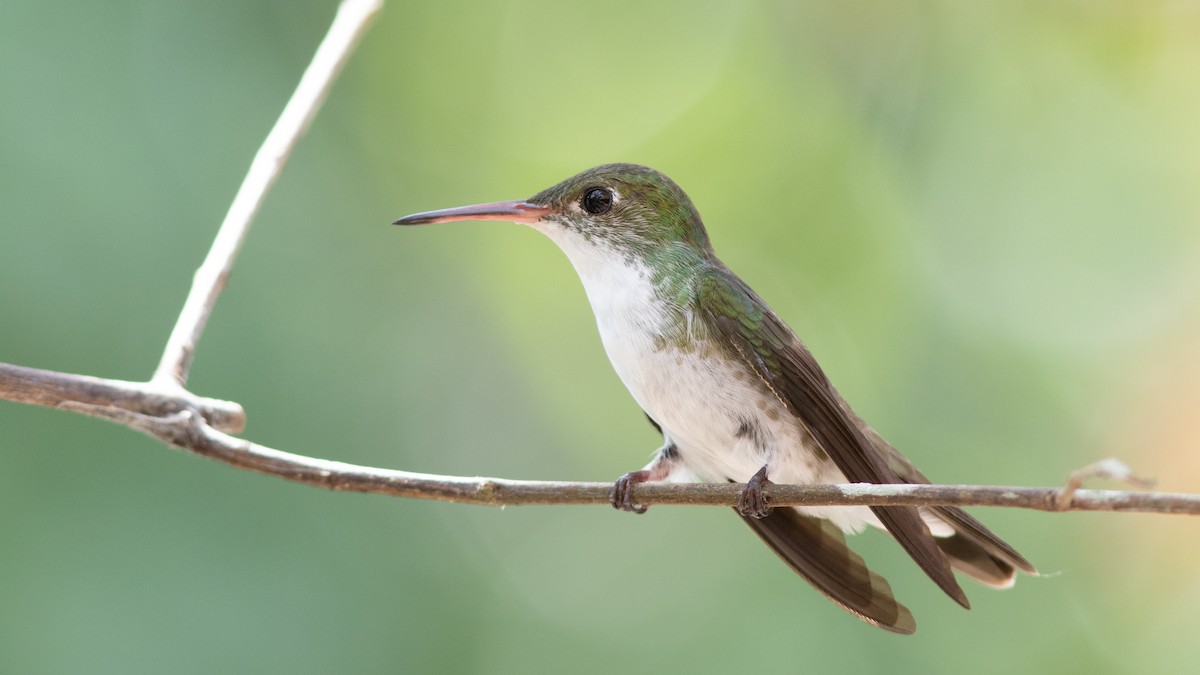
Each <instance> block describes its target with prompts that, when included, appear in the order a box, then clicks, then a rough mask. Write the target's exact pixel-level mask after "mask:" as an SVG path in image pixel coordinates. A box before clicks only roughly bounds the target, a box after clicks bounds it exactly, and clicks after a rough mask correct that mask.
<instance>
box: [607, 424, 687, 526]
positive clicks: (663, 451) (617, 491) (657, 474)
mask: <svg viewBox="0 0 1200 675" xmlns="http://www.w3.org/2000/svg"><path fill="white" fill-rule="evenodd" d="M678 456H679V453H678V451H676V449H675V444H674V443H672V442H671V441H669V440H668V441H667V442H666V443H664V444H663V446H662V447H661V448H659V449H658V452H656V453H655V454H654V459H652V460H651V461H650V463H649V464H647V465H646V466H645V468H643V469H641V470H640V471H630V472H629V473H627V474H625V475H624V476H621V477H620V478H618V479H617V482H616V483H614V484H613V489H612V492H611V493H609V500H610V501H611V502H612V505H613V508H614V509H619V510H621V511H632V512H633V513H645V512H646V509H648V508H650V507H648V506H642V505H641V504H637V503H634V501H633V486H634V485H637V484H638V483H645V482H647V481H659V480H665V479H666V478H667V476H669V475H670V474H671V466H672V464H673V463H674V462H675V458H676V457H678Z"/></svg>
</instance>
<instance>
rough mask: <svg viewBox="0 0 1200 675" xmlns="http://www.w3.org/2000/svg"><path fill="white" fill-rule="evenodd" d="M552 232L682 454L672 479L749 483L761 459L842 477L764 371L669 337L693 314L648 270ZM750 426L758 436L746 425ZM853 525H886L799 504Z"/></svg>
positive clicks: (623, 373) (777, 468)
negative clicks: (764, 384) (667, 295)
mask: <svg viewBox="0 0 1200 675" xmlns="http://www.w3.org/2000/svg"><path fill="white" fill-rule="evenodd" d="M548 234H552V235H554V236H552V238H554V239H555V241H556V243H558V244H559V247H560V248H562V249H563V251H564V252H565V253H566V254H567V257H568V258H570V259H571V262H572V263H573V264H574V266H575V269H576V271H577V272H579V276H580V278H581V279H582V280H583V285H584V289H585V290H586V291H587V294H588V299H589V300H590V301H591V304H592V310H593V311H594V312H595V315H596V323H597V326H598V327H599V329H600V338H601V340H602V342H603V343H604V349H605V351H606V352H607V353H608V358H609V360H610V361H611V362H612V364H613V368H614V369H615V370H616V371H617V375H618V376H619V377H620V378H621V381H622V382H624V384H625V386H626V388H628V389H629V392H630V393H631V394H632V395H633V398H634V399H635V400H636V401H637V402H638V405H640V406H641V407H642V409H643V410H645V411H646V412H647V413H648V414H649V415H650V416H651V417H652V418H654V420H655V421H656V422H657V423H658V424H659V425H660V426H661V427H662V429H663V434H664V436H665V437H666V438H667V440H668V441H672V442H674V444H675V446H676V449H677V451H678V461H677V465H682V467H683V468H684V469H686V471H672V473H671V475H670V476H668V478H667V480H671V481H679V482H686V481H692V480H695V479H697V478H699V479H700V480H704V481H710V482H724V481H726V480H734V481H737V482H745V481H746V480H748V479H749V478H750V477H751V476H753V475H754V474H755V473H756V472H757V471H758V470H759V469H761V468H762V467H763V466H764V465H765V466H767V467H768V476H769V478H770V479H771V480H772V481H775V482H777V483H796V484H818V483H844V482H846V478H845V476H844V475H843V474H842V472H841V471H839V470H838V468H837V467H836V466H835V465H834V464H833V462H832V461H830V460H829V458H828V457H827V456H826V455H825V454H824V453H823V452H820V451H819V450H816V451H814V449H813V448H814V447H815V442H814V441H813V440H812V438H811V437H810V436H809V435H808V433H807V432H806V431H805V430H804V428H803V427H802V425H801V424H800V422H799V421H798V420H797V419H796V418H795V416H793V415H792V414H791V413H790V412H788V410H787V409H786V408H785V407H784V406H783V404H782V403H780V402H779V400H778V399H776V398H775V397H773V396H770V395H764V393H763V392H762V391H761V390H760V388H759V383H758V380H757V377H758V376H757V375H756V374H754V373H753V372H751V371H750V369H749V367H748V366H746V365H745V364H743V363H741V362H738V361H733V360H730V359H729V358H728V357H726V356H724V355H723V354H721V353H719V351H718V350H715V349H709V350H704V349H697V348H689V347H688V346H686V345H685V346H677V345H675V344H672V341H671V340H664V339H663V338H662V336H663V335H664V334H665V333H670V332H672V330H676V331H677V330H678V327H679V326H680V324H681V323H682V324H684V325H685V326H687V332H688V333H689V334H691V333H692V330H691V329H692V326H691V321H692V317H690V316H689V315H688V314H687V313H686V312H681V310H680V309H679V308H677V307H672V306H671V305H670V304H669V303H668V302H667V301H666V300H665V299H663V298H661V297H660V296H659V295H658V294H656V292H655V289H654V286H653V284H652V282H651V275H650V272H649V270H648V269H646V268H645V267H644V266H641V265H639V264H638V263H636V262H631V261H630V260H629V259H628V258H625V257H624V256H621V255H620V254H619V253H616V252H614V251H612V250H611V249H610V250H605V249H604V248H603V247H602V246H597V245H595V242H591V243H582V242H580V241H579V240H578V239H576V238H575V237H574V236H571V235H569V234H567V233H563V232H561V231H557V232H552V233H551V232H548ZM746 427H749V428H750V429H751V430H752V433H747V432H746ZM800 510H802V511H804V512H806V513H809V514H810V515H814V516H819V517H823V518H828V519H829V520H831V521H833V523H834V524H835V525H837V526H838V527H840V528H841V529H843V530H846V531H858V530H861V529H862V527H863V525H866V524H871V525H877V526H878V525H879V521H878V520H877V519H876V518H875V516H874V514H873V513H872V512H871V511H870V509H869V508H867V507H800Z"/></svg>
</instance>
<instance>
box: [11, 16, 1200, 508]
mask: <svg viewBox="0 0 1200 675" xmlns="http://www.w3.org/2000/svg"><path fill="white" fill-rule="evenodd" d="M381 5H382V1H381V0H344V2H343V3H342V5H341V7H340V8H339V10H338V14H337V17H336V18H335V19H334V22H333V25H332V26H331V27H330V30H329V33H328V34H327V35H326V37H325V39H324V41H322V43H321V46H320V47H319V48H318V50H317V53H316V55H315V56H314V58H313V62H312V64H311V65H310V66H309V68H308V70H306V71H305V73H304V76H303V78H302V79H301V82H300V85H299V87H298V88H297V90H296V93H295V94H294V95H293V96H292V99H291V100H290V101H289V102H288V104H287V107H286V108H285V109H284V112H283V114H282V115H281V117H280V118H279V120H278V122H277V123H276V125H275V127H274V129H272V131H271V133H270V135H268V137H267V139H266V142H265V143H264V144H263V146H262V148H261V149H260V150H259V152H258V154H257V155H256V156H255V158H254V161H253V163H252V164H251V167H250V171H249V173H248V174H247V176H246V179H245V181H244V182H243V184H242V186H241V188H240V189H239V190H238V193H237V196H236V198H235V199H234V201H233V204H232V206H231V207H230V209H229V213H228V215H227V216H226V218H225V221H224V223H223V224H222V225H221V228H220V230H219V231H218V234H217V237H216V240H215V241H214V242H213V246H212V249H211V250H210V251H209V254H208V256H207V258H206V259H205V261H204V263H203V265H201V267H200V269H199V270H198V271H197V272H196V276H195V279H194V282H193V285H192V289H191V291H190V292H189V294H188V298H187V301H186V303H185V304H184V308H183V311H182V312H181V313H180V316H179V320H178V322H177V323H176V325H175V329H174V330H173V331H172V333H171V337H170V339H169V340H168V343H167V347H166V350H165V351H164V353H163V356H162V360H161V362H160V363H159V366H158V368H157V369H156V371H155V373H154V377H153V378H152V379H151V380H150V381H149V382H127V381H123V380H107V379H101V378H95V377H89V376H86V375H73V374H68V373H57V372H52V371H46V370H36V369H32V368H25V367H21V366H14V365H8V364H0V399H7V400H11V401H18V402H22V403H31V404H35V405H43V406H50V407H56V408H59V409H63V410H69V411H72V412H76V413H80V414H85V415H90V416H94V417H100V418H104V419H107V420H110V421H113V422H117V423H119V424H123V425H125V426H127V427H130V428H132V429H137V430H139V431H142V432H144V433H147V434H149V435H150V436H152V437H154V438H157V439H159V440H161V441H163V442H164V443H167V444H170V445H173V446H175V447H177V448H182V449H184V450H188V451H190V452H194V453H196V454H198V455H202V456H204V457H210V458H212V459H215V460H217V461H220V462H224V463H226V464H229V465H230V466H235V467H238V468H242V469H250V470H253V471H258V472H260V473H264V474H269V475H273V476H278V477H280V478H284V479H287V480H291V481H296V482H299V483H305V484H308V485H314V486H317V487H323V488H327V489H330V490H347V491H354V492H372V493H379V494H387V495H393V496H397V497H408V498H415V499H435V500H441V501H452V502H465V503H472V504H487V505H518V504H607V503H609V494H610V491H611V489H612V484H611V483H569V482H551V481H521V480H505V479H501V478H478V477H459V476H438V475H432V474H423V473H412V472H408V471H394V470H388V469H377V468H372V467H365V466H357V465H353V464H345V463H342V462H334V461H329V460H323V459H316V458H313V457H305V456H302V455H294V454H290V453H287V452H282V451H280V450H274V449H271V448H267V447H264V446H261V445H257V444H255V443H251V442H250V441H247V440H243V439H240V438H236V437H234V436H232V435H230V434H236V433H240V432H241V431H242V429H243V428H244V427H245V414H244V413H243V411H242V408H241V406H240V405H238V404H237V403H232V402H229V401H220V400H217V399H209V398H202V397H199V396H196V395H194V394H192V393H191V392H189V391H187V390H186V389H184V384H185V383H186V381H187V375H188V371H189V369H190V367H191V363H192V357H193V355H194V353H195V349H196V343H197V341H198V340H199V338H200V334H201V332H202V331H203V329H204V325H205V323H206V322H207V320H208V317H209V314H210V313H211V312H212V308H213V305H214V304H215V302H216V299H217V296H218V295H219V294H220V292H221V290H222V289H223V287H224V285H225V280H226V279H227V277H228V275H229V271H230V269H231V268H232V266H233V262H234V259H235V258H236V256H237V253H238V250H239V249H240V247H241V244H242V242H243V241H244V240H245V237H246V232H247V229H248V227H249V225H250V222H251V220H252V219H253V217H254V214H255V213H256V212H257V210H258V207H259V205H260V204H262V201H263V198H264V196H265V195H266V192H267V190H268V189H269V188H270V186H271V185H272V183H274V181H275V178H276V177H277V176H278V175H279V171H280V169H281V168H282V167H283V164H284V162H285V161H286V159H287V157H288V155H289V154H290V153H291V150H292V148H293V147H294V146H295V143H296V141H297V140H298V139H299V137H300V136H301V135H302V134H303V132H304V130H305V129H306V128H307V126H308V124H309V122H310V121H311V120H312V119H313V116H314V115H315V114H316V111H317V108H318V107H319V106H320V103H321V101H322V100H323V99H324V97H325V95H326V94H327V92H328V91H329V88H330V86H331V85H332V83H333V81H334V79H335V78H336V76H337V74H338V72H339V71H340V70H341V67H342V66H343V65H344V64H345V63H346V60H347V58H349V55H350V53H351V51H352V50H353V48H354V46H355V45H356V44H357V42H358V39H359V38H360V37H361V36H362V34H363V31H364V30H365V29H366V27H367V25H368V23H369V22H370V19H371V18H372V17H373V16H374V15H375V13H376V12H377V11H378V10H379V8H380V6H381ZM1096 469H1097V470H1096V471H1092V472H1088V471H1083V470H1081V471H1083V472H1077V473H1076V474H1073V475H1072V479H1071V481H1070V482H1069V484H1068V485H1067V486H1066V487H1064V488H1026V487H991V486H972V485H863V484H855V485H807V486H804V485H778V484H772V485H770V486H769V487H768V488H767V495H768V499H769V500H770V502H771V503H772V504H773V505H775V506H789V505H810V506H819V505H855V504H862V505H871V506H884V505H918V506H920V505H928V506H933V505H957V506H1005V507H1017V508H1029V509H1040V510H1044V511H1065V510H1076V511H1145V512H1154V513H1184V514H1192V515H1198V514H1200V495H1190V494H1168V493H1152V492H1119V491H1107V490H1083V489H1079V485H1080V483H1081V481H1082V480H1083V478H1085V477H1087V476H1088V475H1091V474H1092V473H1097V472H1098V473H1105V472H1107V473H1108V474H1109V475H1110V476H1115V477H1118V478H1120V477H1121V475H1122V474H1123V473H1124V474H1127V473H1128V471H1127V470H1124V471H1122V470H1120V467H1119V466H1118V465H1115V464H1112V463H1105V464H1101V465H1098V466H1097V467H1096ZM741 487H742V486H741V485H736V484H719V485H718V484H663V483H657V484H655V483H645V484H641V485H637V486H636V487H635V488H634V489H635V492H636V501H637V503H639V504H644V505H652V504H707V505H720V506H733V505H734V504H735V502H736V500H737V494H738V492H739V490H740V489H741Z"/></svg>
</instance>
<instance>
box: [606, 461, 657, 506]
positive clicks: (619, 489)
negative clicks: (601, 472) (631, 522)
mask: <svg viewBox="0 0 1200 675" xmlns="http://www.w3.org/2000/svg"><path fill="white" fill-rule="evenodd" d="M649 478H650V472H648V471H630V472H629V473H627V474H625V475H624V476H621V477H620V478H618V479H617V482H616V483H613V489H612V492H610V493H609V495H608V499H609V501H611V502H612V506H613V508H614V509H618V510H620V511H629V512H632V513H645V512H646V509H648V508H650V507H648V506H642V505H641V504H635V503H633V486H634V485H637V484H638V483H645V482H646V481H647V480H649Z"/></svg>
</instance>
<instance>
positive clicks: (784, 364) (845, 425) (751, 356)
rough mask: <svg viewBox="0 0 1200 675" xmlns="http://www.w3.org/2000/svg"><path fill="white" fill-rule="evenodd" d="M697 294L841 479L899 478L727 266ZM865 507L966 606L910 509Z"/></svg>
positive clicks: (707, 316) (723, 340) (787, 333)
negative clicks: (844, 477)
mask: <svg viewBox="0 0 1200 675" xmlns="http://www.w3.org/2000/svg"><path fill="white" fill-rule="evenodd" d="M697 300H698V303H699V306H700V307H701V313H702V319H703V320H704V321H705V322H706V324H707V326H708V328H709V329H710V331H711V333H712V335H713V337H715V338H716V339H717V340H718V342H719V343H720V344H722V345H723V346H724V347H725V348H726V349H727V351H728V352H729V354H730V355H731V356H735V357H738V358H741V359H742V360H743V361H745V362H746V364H747V365H748V366H750V368H751V369H753V370H754V372H756V373H757V374H758V375H759V377H760V378H761V379H762V382H763V384H764V385H765V386H766V387H767V389H769V390H770V391H771V392H772V393H773V394H774V395H775V396H776V398H778V399H779V400H780V401H781V402H782V403H783V404H784V405H785V406H786V407H787V409H788V410H789V411H791V413H792V414H793V415H795V416H796V417H797V418H798V419H799V420H800V421H801V422H802V423H803V424H804V426H805V427H806V428H807V429H808V431H809V432H810V433H811V434H812V436H813V438H814V439H816V441H817V442H818V443H820V444H821V447H822V448H824V449H825V451H826V452H827V453H828V454H829V457H830V458H831V459H832V460H833V462H834V464H836V465H837V467H838V468H839V469H840V470H841V471H842V473H843V474H845V475H846V478H847V480H849V481H851V482H854V483H898V482H901V480H900V478H899V476H897V475H896V473H895V471H893V470H892V469H891V467H889V466H888V464H887V462H886V461H885V460H884V458H883V457H882V456H880V454H879V453H878V452H877V451H875V449H874V447H873V446H872V444H871V443H870V441H868V440H867V438H866V436H865V435H864V434H863V432H862V430H861V429H860V428H859V427H858V425H857V424H856V423H855V420H853V419H852V418H851V417H850V416H849V415H847V414H846V412H845V411H844V410H843V406H842V403H841V397H840V396H839V395H838V393H837V391H836V390H834V388H833V385H832V384H831V383H830V382H829V379H828V378H827V377H826V376H825V373H824V371H822V370H821V367H820V365H818V364H817V362H816V359H814V358H813V356H812V354H811V353H809V351H808V349H807V348H806V347H805V346H804V345H803V344H802V343H801V342H800V340H799V339H798V338H797V337H796V336H795V334H794V333H792V331H791V329H790V328H788V327H787V325H786V324H784V323H783V321H782V320H780V319H779V317H777V316H775V314H774V312H772V311H771V310H770V308H768V307H767V305H766V303H764V302H763V301H762V300H761V299H760V298H759V297H758V296H757V295H756V294H755V293H754V291H752V290H751V289H750V288H749V287H748V286H746V284H745V283H743V282H742V281H741V280H740V279H738V278H737V277H736V276H734V274H733V273H732V272H730V271H729V270H727V269H724V268H721V267H713V268H712V269H711V270H710V271H709V273H708V274H706V275H705V276H704V278H703V279H702V281H701V284H700V286H699V288H698V289H697ZM871 510H872V511H874V512H875V515H876V516H877V517H878V518H879V520H880V522H882V523H883V525H884V527H886V528H887V530H888V532H890V533H891V534H892V536H893V537H895V538H896V541H897V542H899V543H900V545H901V546H902V547H904V550H905V551H907V552H908V554H909V555H910V556H912V559H913V560H914V561H916V563H917V565H919V566H920V567H921V569H922V570H924V571H925V573H926V574H928V575H929V578H931V579H933V581H934V583H936V584H937V585H938V586H939V587H940V588H941V589H942V590H943V591H945V592H946V594H947V595H949V596H950V597H951V598H953V599H954V600H955V601H956V602H958V603H959V604H960V605H962V606H963V607H970V603H969V602H968V601H967V596H966V594H965V593H963V590H962V588H961V587H960V586H959V585H958V581H957V580H955V578H954V572H953V571H951V569H950V563H949V561H948V560H947V558H946V556H945V555H944V554H943V553H942V552H941V550H940V549H939V548H938V546H937V544H936V543H935V542H934V539H933V535H931V534H930V533H929V528H928V527H927V526H926V525H925V523H924V522H923V521H922V520H921V516H920V514H919V513H918V512H917V509H916V507H911V506H882V507H881V506H873V507H871Z"/></svg>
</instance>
